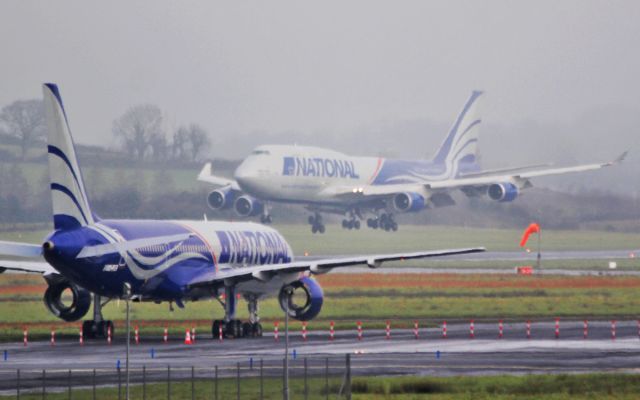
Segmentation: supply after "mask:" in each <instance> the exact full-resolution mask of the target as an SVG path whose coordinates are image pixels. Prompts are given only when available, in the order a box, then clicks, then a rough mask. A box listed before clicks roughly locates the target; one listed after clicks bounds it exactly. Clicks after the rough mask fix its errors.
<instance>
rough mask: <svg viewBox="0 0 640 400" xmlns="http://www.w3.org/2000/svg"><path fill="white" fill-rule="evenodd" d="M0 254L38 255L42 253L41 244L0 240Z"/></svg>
mask: <svg viewBox="0 0 640 400" xmlns="http://www.w3.org/2000/svg"><path fill="white" fill-rule="evenodd" d="M0 255H1V256H6V257H40V256H41V255H42V246H39V245H37V244H30V243H16V242H4V241H0Z"/></svg>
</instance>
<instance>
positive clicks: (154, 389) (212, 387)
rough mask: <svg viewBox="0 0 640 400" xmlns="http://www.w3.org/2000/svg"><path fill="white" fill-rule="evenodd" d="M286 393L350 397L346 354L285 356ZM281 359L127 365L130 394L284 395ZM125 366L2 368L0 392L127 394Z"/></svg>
mask: <svg viewBox="0 0 640 400" xmlns="http://www.w3.org/2000/svg"><path fill="white" fill-rule="evenodd" d="M288 364H289V379H288V382H289V384H288V389H289V390H288V396H289V397H288V398H290V399H305V400H311V399H326V400H328V399H351V357H350V355H349V354H347V355H345V356H344V357H343V356H339V357H308V358H297V359H290V360H289V362H288ZM285 371H286V370H285V362H284V359H257V360H253V359H250V360H249V361H248V362H244V363H236V364H235V365H224V366H220V367H218V366H215V367H196V366H193V367H191V368H172V367H171V366H170V365H168V366H166V367H164V368H158V367H151V368H150V367H146V366H142V367H141V368H130V369H129V382H130V384H129V390H130V396H129V398H130V399H142V400H147V399H163V398H165V399H167V400H181V399H191V400H195V399H215V400H218V399H220V400H222V399H225V400H226V399H261V400H262V399H265V400H266V399H286V398H287V397H286V395H285V382H286V380H285ZM126 382H127V375H126V370H125V369H124V368H113V369H92V370H86V369H85V370H63V369H56V370H51V369H50V370H34V369H29V370H26V369H23V370H15V373H14V375H13V376H11V374H10V373H9V371H4V372H3V374H2V382H1V383H0V396H2V395H4V396H9V397H5V398H11V396H12V394H15V398H16V399H22V400H24V399H50V400H56V399H69V400H71V399H74V398H77V399H93V400H98V399H118V400H123V399H126V398H127V390H126V386H127V385H126Z"/></svg>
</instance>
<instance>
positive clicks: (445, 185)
mask: <svg viewBox="0 0 640 400" xmlns="http://www.w3.org/2000/svg"><path fill="white" fill-rule="evenodd" d="M626 156H627V152H626V151H625V152H624V153H622V154H621V155H620V156H619V157H618V158H616V159H615V160H613V161H609V162H605V163H599V164H583V165H576V166H571V167H560V168H544V169H536V170H532V171H526V172H522V173H519V174H494V175H486V176H480V177H472V178H461V179H450V180H446V181H440V182H431V183H427V184H425V187H426V188H427V189H434V190H438V189H453V188H462V187H469V186H485V185H491V184H493V183H500V182H511V181H516V182H518V181H519V182H526V181H528V180H529V179H531V178H537V177H540V176H551V175H562V174H569V173H574V172H586V171H594V170H598V169H601V168H605V167H610V166H612V165H615V164H618V163H620V162H622V161H623V160H624V159H625V157H626Z"/></svg>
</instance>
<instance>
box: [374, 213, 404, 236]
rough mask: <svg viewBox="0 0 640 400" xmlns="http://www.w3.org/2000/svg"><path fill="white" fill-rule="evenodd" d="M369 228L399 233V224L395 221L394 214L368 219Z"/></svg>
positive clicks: (383, 214)
mask: <svg viewBox="0 0 640 400" xmlns="http://www.w3.org/2000/svg"><path fill="white" fill-rule="evenodd" d="M367 226H368V227H369V228H373V229H378V228H380V229H384V230H385V231H387V232H389V231H393V232H395V231H397V230H398V223H397V222H396V221H395V220H394V219H393V214H386V213H382V214H380V217H376V218H369V219H367Z"/></svg>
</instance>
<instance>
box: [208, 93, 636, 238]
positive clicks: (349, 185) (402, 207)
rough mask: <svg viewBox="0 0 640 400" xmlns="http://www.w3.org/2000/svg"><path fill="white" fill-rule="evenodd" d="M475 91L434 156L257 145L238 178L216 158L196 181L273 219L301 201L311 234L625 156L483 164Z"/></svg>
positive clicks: (384, 224) (506, 189)
mask: <svg viewBox="0 0 640 400" xmlns="http://www.w3.org/2000/svg"><path fill="white" fill-rule="evenodd" d="M481 95H482V92H479V91H474V92H473V93H472V94H471V97H469V99H468V100H467V102H466V104H465V105H464V107H463V108H462V111H461V112H460V114H459V115H458V117H457V118H456V120H455V122H454V123H453V126H452V127H451V130H450V131H449V134H448V135H447V137H446V138H445V140H444V142H443V143H442V145H441V146H440V148H439V149H438V151H437V152H436V154H435V156H434V157H433V159H432V160H430V161H428V160H395V159H385V158H375V157H352V156H348V155H346V154H343V153H340V152H337V151H332V150H328V149H322V148H317V147H305V146H275V145H271V146H259V147H257V148H256V149H255V150H254V151H253V152H252V153H251V154H250V155H249V156H248V157H247V158H246V159H245V160H244V161H243V162H242V164H240V166H239V167H238V168H237V169H236V171H235V173H234V179H229V178H224V177H220V176H215V175H214V174H213V173H212V171H211V164H210V163H207V164H206V165H205V166H204V167H203V168H202V171H200V174H199V175H198V180H200V181H203V182H209V183H211V184H213V185H215V186H218V188H217V189H215V190H214V191H212V192H211V193H209V195H208V198H207V202H208V204H209V206H210V207H211V208H212V209H214V210H223V209H230V208H233V210H234V211H235V213H236V214H237V215H239V216H241V217H251V216H258V215H260V216H261V221H262V222H263V223H269V222H271V215H270V213H269V209H270V203H272V202H281V203H293V204H301V205H304V206H305V207H306V208H307V209H308V210H309V211H310V212H311V213H312V215H310V216H309V224H310V225H311V231H312V232H313V233H316V232H319V233H324V232H325V225H324V223H323V220H322V213H336V214H340V215H344V216H345V219H344V220H343V221H342V227H343V228H346V229H360V221H362V220H364V219H365V217H367V216H368V218H367V220H366V222H367V226H368V227H370V228H373V229H377V228H380V229H384V230H386V231H396V230H397V229H398V224H397V223H396V221H395V219H394V214H397V213H407V212H418V211H421V210H424V209H430V208H435V207H443V206H450V205H454V204H455V201H454V199H453V198H452V197H451V192H452V191H454V190H460V191H461V192H463V193H464V194H465V195H466V196H469V197H479V196H488V197H489V198H490V199H492V200H495V201H499V202H510V201H513V200H515V199H516V198H517V197H518V195H519V194H520V192H521V191H522V190H523V189H526V188H529V187H531V186H532V183H531V179H533V178H536V177H539V176H547V175H558V174H566V173H571V172H585V171H590V170H597V169H600V168H603V167H607V166H610V165H613V164H615V163H617V162H620V161H622V159H623V158H624V156H625V154H626V153H625V154H623V155H622V156H620V157H619V158H618V159H616V160H615V161H612V162H606V163H600V164H588V165H578V166H572V167H564V168H551V167H549V166H548V165H537V166H526V167H515V168H506V169H500V170H490V171H488V170H482V169H481V167H480V165H479V163H478V154H477V149H478V137H479V135H478V132H479V129H480V122H481V119H480V117H479V116H478V112H477V104H478V100H479V98H480V97H481Z"/></svg>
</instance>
